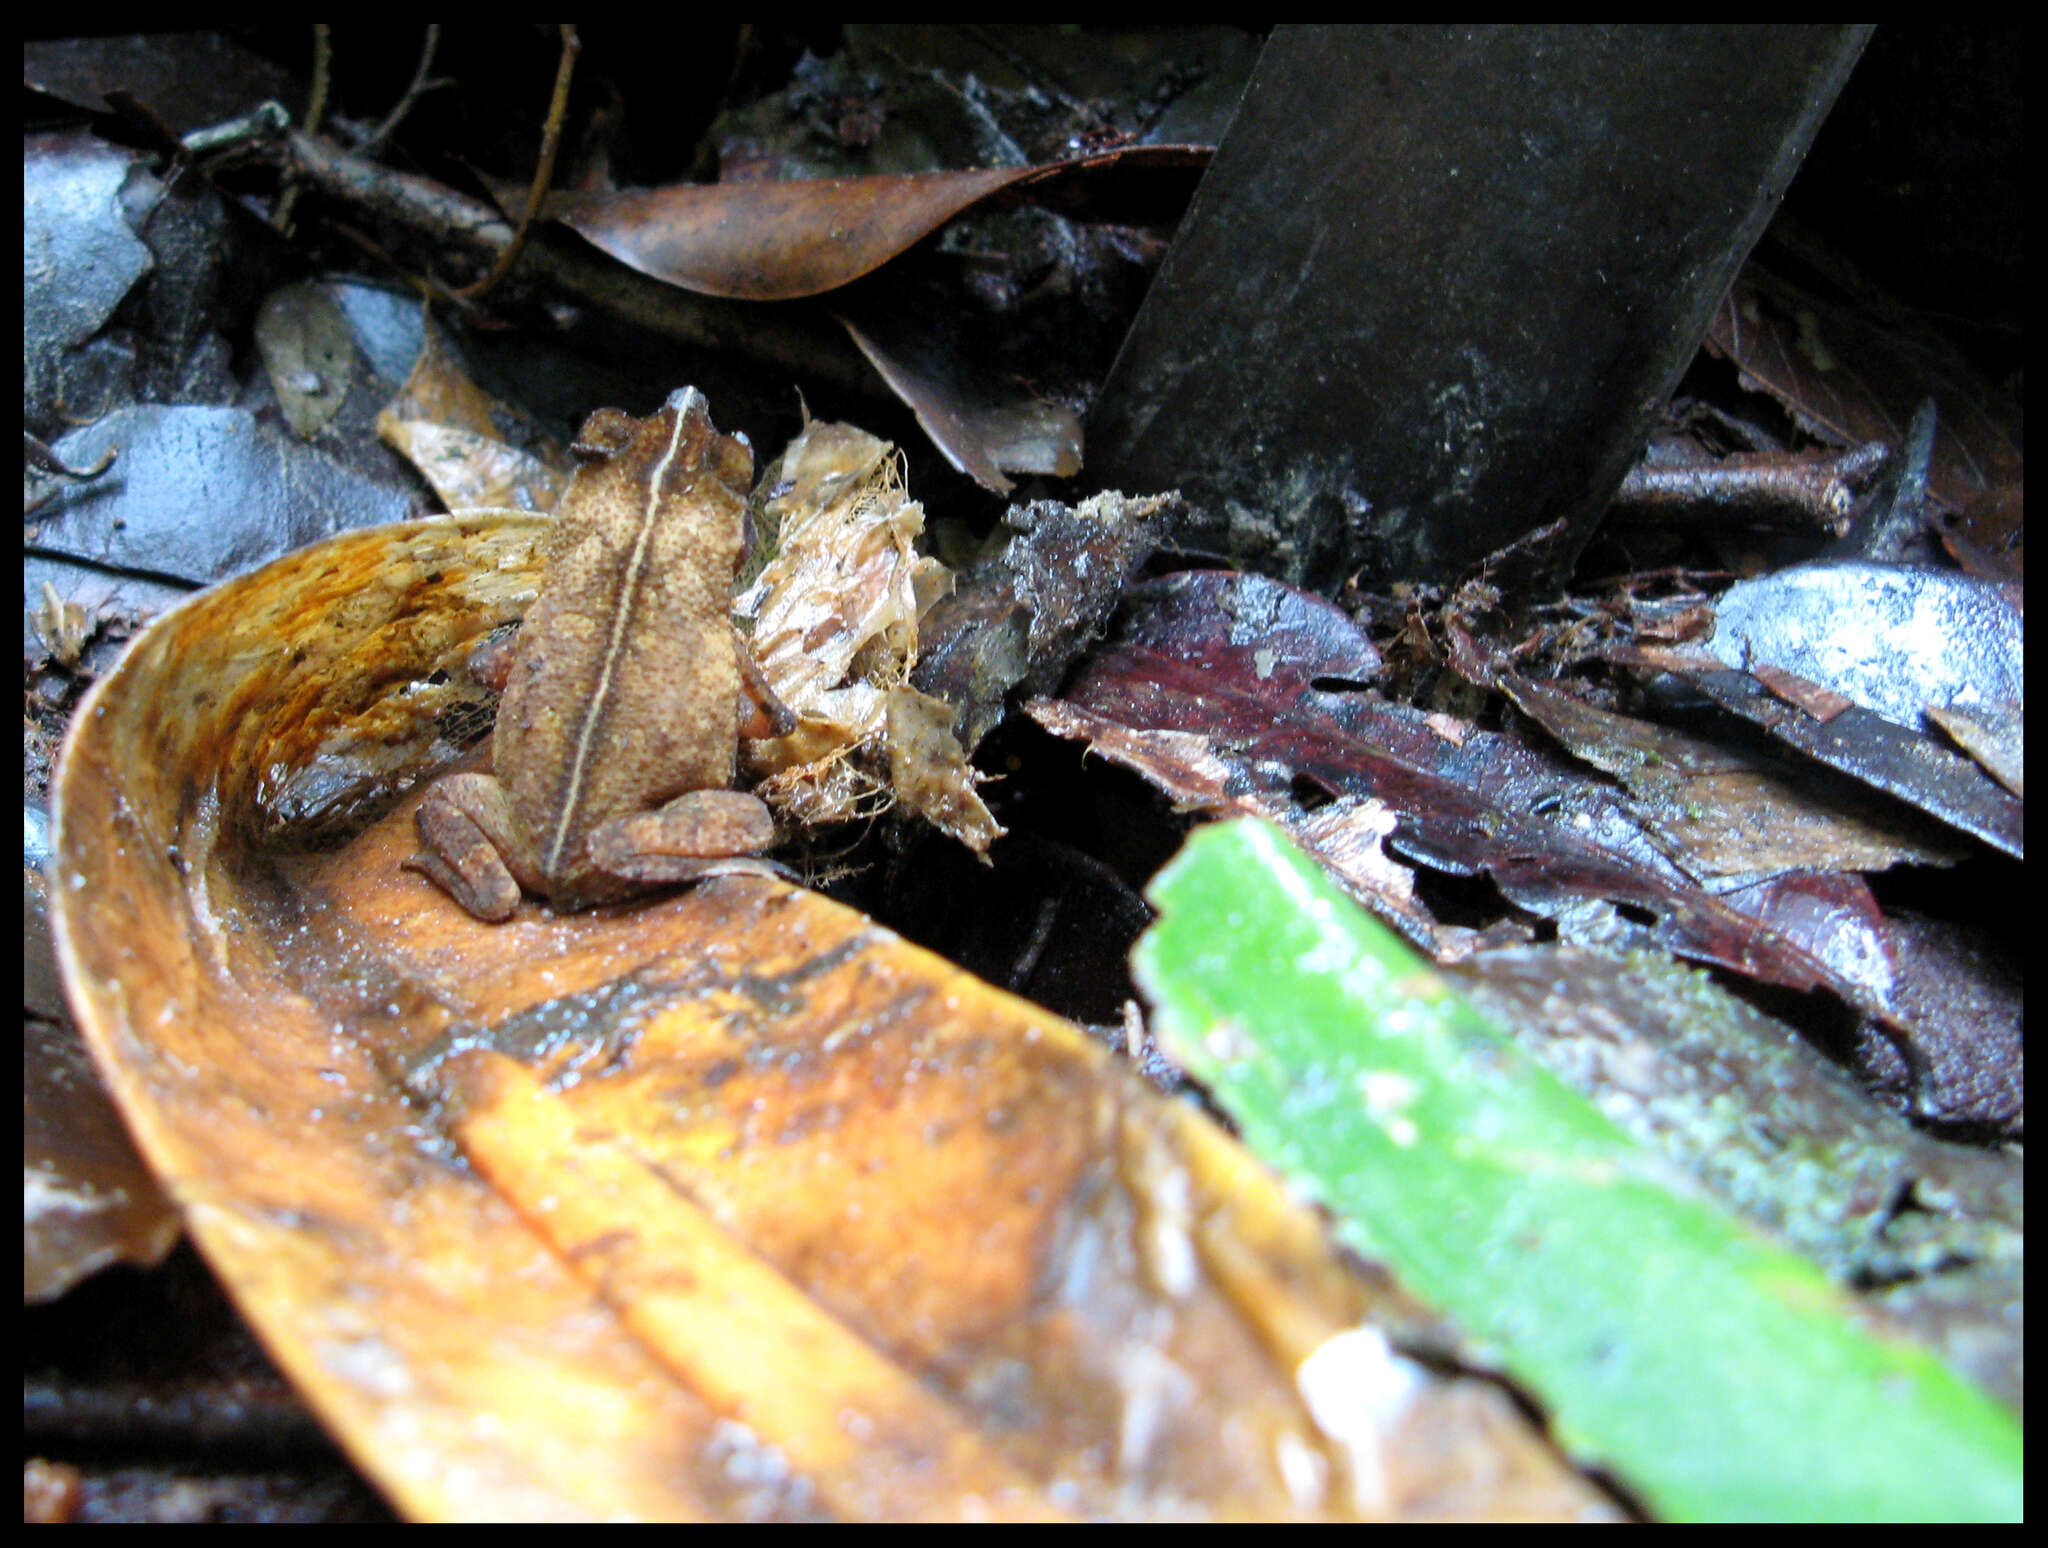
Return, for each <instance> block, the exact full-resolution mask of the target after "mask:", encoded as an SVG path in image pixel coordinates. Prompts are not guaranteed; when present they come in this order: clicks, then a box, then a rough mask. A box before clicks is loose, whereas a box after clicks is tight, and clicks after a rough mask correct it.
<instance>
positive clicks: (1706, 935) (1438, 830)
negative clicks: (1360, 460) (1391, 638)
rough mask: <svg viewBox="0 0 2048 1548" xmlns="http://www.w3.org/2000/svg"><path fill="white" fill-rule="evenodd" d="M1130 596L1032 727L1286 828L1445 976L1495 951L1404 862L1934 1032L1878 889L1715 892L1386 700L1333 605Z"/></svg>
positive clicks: (1639, 832)
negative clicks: (1481, 947) (1109, 638)
mask: <svg viewBox="0 0 2048 1548" xmlns="http://www.w3.org/2000/svg"><path fill="white" fill-rule="evenodd" d="M1130 597H1131V601H1132V604H1133V608H1134V613H1133V617H1132V619H1131V622H1130V624H1129V626H1128V627H1127V628H1126V629H1125V630H1124V632H1123V634H1122V635H1121V637H1120V638H1119V639H1117V640H1116V641H1115V642H1114V643H1113V644H1111V645H1110V646H1109V647H1107V648H1106V649H1104V650H1102V651H1100V652H1098V653H1097V655H1096V656H1095V657H1094V659H1093V660H1091V661H1090V662H1089V663H1087V664H1086V665H1085V666H1084V667H1083V669H1082V671H1081V672H1080V674H1079V675H1078V676H1077V677H1076V679H1075V680H1074V682H1073V683H1072V684H1071V685H1070V687H1069V688H1068V690H1067V694H1066V696H1065V698H1063V699H1062V700H1059V701H1047V700H1039V701H1036V702H1034V703H1033V704H1032V705H1031V706H1030V707H1029V708H1030V711H1031V713H1032V715H1033V716H1034V717H1035V718H1036V719H1038V720H1039V721H1040V722H1041V723H1042V724H1044V725H1046V726H1047V727H1048V728H1049V729H1051V730H1053V731H1054V732H1055V733H1056V734H1059V735H1063V736H1069V737H1074V738H1077V739H1083V740H1086V741H1088V742H1090V743H1091V744H1092V745H1093V746H1094V748H1095V750H1096V751H1098V752H1100V753H1102V754H1104V755H1105V756H1108V757H1110V758H1112V759H1114V760H1115V761H1117V762H1120V763H1123V764H1126V765H1127V766H1129V767H1132V768H1135V769H1137V770H1138V771H1139V772H1140V773H1142V774H1144V775H1145V776H1146V777H1147V778H1148V779H1151V780H1153V781H1154V782H1155V783H1157V784H1159V785H1160V786H1161V788H1163V789H1165V790H1166V791H1167V792H1168V793H1169V794H1170V795H1172V796H1173V797H1174V799H1175V800H1177V801H1179V802H1181V803H1183V804H1184V805H1186V806H1189V807H1193V808H1196V809H1199V810H1202V811H1205V812H1210V813H1215V814H1223V813H1248V814H1257V815H1261V816H1266V817H1270V818H1274V819H1275V820H1279V821H1282V822H1284V823H1286V824H1287V825H1288V826H1289V827H1290V829H1292V830H1293V831H1294V832H1295V833H1296V834H1297V836H1298V837H1300V838H1301V840H1302V842H1303V843H1305V844H1307V845H1308V846H1309V847H1310V848H1311V849H1312V850H1313V851H1314V852H1316V853H1317V855H1318V858H1320V859H1322V860H1323V861H1324V863H1325V864H1326V865H1329V866H1330V868H1331V869H1332V870H1333V871H1335V872H1337V873H1338V874H1339V876H1340V878H1341V879H1343V880H1345V881H1346V882H1347V883H1348V884H1350V885H1352V886H1353V888H1354V890H1355V891H1357V892H1358V893H1359V895H1360V896H1361V899H1362V900H1363V901H1366V902H1367V903H1368V906H1371V907H1374V908H1376V909H1378V910H1379V911H1380V912H1381V913H1382V914H1383V915H1384V916H1385V917H1386V918H1387V919H1388V921H1389V922H1390V923H1392V924H1394V925H1395V927H1396V928H1398V929H1401V930H1402V931H1403V932H1404V933H1406V934H1408V935H1409V936H1410V938H1411V939H1414V940H1416V941H1417V942H1418V943H1419V944H1421V945H1423V946H1424V947H1425V948H1427V949H1428V950H1430V951H1432V952H1433V953H1435V954H1436V955H1437V956H1438V957H1439V959H1440V960H1452V959H1455V958H1458V957H1461V956H1463V955H1465V954H1467V953H1468V952H1470V951H1471V950H1472V949H1473V948H1474V946H1475V945H1477V944H1482V943H1483V941H1482V942H1476V941H1475V940H1474V938H1473V936H1472V933H1471V932H1470V931H1468V930H1461V929H1457V928H1453V927H1449V926H1447V925H1446V924H1444V923H1443V922H1441V921H1439V920H1437V919H1436V918H1435V917H1434V916H1433V914H1432V913H1431V911H1430V910H1429V908H1428V907H1427V906H1426V904H1425V902H1424V901H1423V900H1422V899H1421V898H1419V897H1418V896H1417V895H1416V893H1415V891H1414V889H1413V885H1412V882H1408V881H1404V879H1403V878H1402V877H1400V876H1399V875H1398V874H1396V870H1397V868H1394V867H1393V866H1392V862H1391V861H1390V860H1389V858H1388V856H1389V855H1390V854H1391V855H1393V856H1398V857H1399V858H1400V859H1402V860H1406V861H1409V862H1411V863H1415V864H1420V865H1423V866H1426V867H1429V868H1431V869H1434V870H1439V871H1445V872H1449V873H1451V874H1452V875H1456V876H1479V875H1486V876H1488V877H1490V878H1491V879H1492V880H1493V882H1494V884H1495V885H1496V886H1497V887H1498V888H1499V889H1500V892H1501V894H1502V895H1503V896H1505V897H1506V898H1507V899H1508V901H1509V902H1511V903H1513V904H1515V905H1517V906H1519V907H1520V908H1523V909H1526V910H1528V911H1529V912H1530V913H1533V914H1536V915H1539V916H1542V917H1545V918H1549V919H1552V920H1554V921H1555V922H1556V926H1557V929H1558V932H1559V934H1560V935H1561V936H1562V937H1563V938H1564V939H1566V940H1568V941H1572V942H1575V943H1579V944H1590V945H1602V946H1608V947H1613V948H1620V947H1629V946H1647V947H1655V948H1659V949H1662V950H1666V951H1670V952H1673V953H1676V954H1677V955H1679V956H1683V957H1688V958H1691V959H1693V960H1696V961H1701V962H1708V963H1712V964H1715V965H1717V966H1720V967H1724V968H1727V969H1729V970H1731V971H1733V972H1737V973H1740V974H1743V975H1745V976H1747V977H1751V978H1755V979H1758V980H1761V981H1763V982H1765V983H1772V984H1778V985H1782V986H1785V987H1788V988H1792V989H1800V990H1804V989H1809V988H1813V987H1816V986H1824V987H1826V988H1828V989H1829V990H1831V991H1832V992H1833V993H1835V994H1836V995H1837V996H1839V997H1840V998H1842V999H1843V1000H1845V1001H1847V1002H1848V1003H1849V1004H1850V1005H1852V1006H1855V1007H1857V1008H1858V1009H1860V1010H1862V1011H1863V1012H1865V1013H1866V1014H1868V1015H1870V1016H1873V1017H1876V1018H1878V1019H1879V1020H1880V1021H1882V1022H1884V1023H1885V1024H1886V1025H1887V1026H1889V1027H1891V1028H1893V1029H1894V1030H1900V1029H1904V1028H1908V1027H1911V1026H1913V1025H1914V1024H1915V1023H1916V1021H1917V1019H1918V1015H1919V1011H1918V1007H1917V1006H1916V1005H1912V1004H1908V1003H1907V1001H1906V1000H1905V998H1904V996H1903V994H1902V984H1901V979H1900V974H1899V969H1898V966H1897V965H1896V964H1895V962H1894V960H1893V956H1892V951H1891V945H1890V935H1889V927H1888V923H1887V921H1886V920H1885V918H1884V916H1883V914H1882V912H1881V911H1880V909H1879V908H1878V905H1877V903H1876V901H1875V899H1874V898H1873V897H1872V895H1871V892H1870V889H1869V887H1868V885H1867V884H1866V883H1865V882H1864V881H1863V879H1862V878H1861V877H1860V876H1857V875H1840V874H1832V875H1830V874H1822V873H1817V872H1813V871H1792V872H1787V873H1785V874H1783V875H1778V876H1774V877H1771V878H1768V879H1766V880H1762V881H1759V882H1755V883H1752V884H1750V885H1748V886H1745V887H1740V888H1737V889H1735V890H1731V891H1727V892H1720V893H1716V892H1712V891H1709V890H1707V889H1706V888H1704V887H1702V886H1700V885H1699V884H1698V883H1696V882H1695V881H1694V880H1693V878H1692V877H1691V876H1689V875H1687V874H1686V872H1685V871H1684V870H1682V869H1681V868H1680V867H1679V866H1677V865H1676V864H1674V863H1673V862H1672V861H1671V860H1670V859H1669V858H1667V857H1666V855H1665V853H1664V852H1663V850H1662V849H1661V848H1660V847H1659V845H1658V843H1657V841H1656V839H1655V838H1654V837H1653V835H1652V833H1651V832H1650V831H1649V830H1648V829H1647V828H1646V827H1645V825H1644V823H1643V822H1642V820H1641V819H1640V818H1639V817H1638V816H1637V815H1636V813H1635V811H1634V810H1632V808H1631V806H1630V803H1629V802H1628V801H1627V800H1626V798H1625V797H1624V795H1623V793H1622V792H1621V791H1619V790H1618V789H1616V788H1615V787H1614V786H1613V785H1611V784H1610V783H1608V782H1607V781H1606V780H1602V779H1597V778H1592V777H1589V776H1587V775H1585V774H1583V773H1580V772H1578V771H1577V770H1575V769H1574V768H1572V767H1571V766H1569V765H1568V764H1567V763H1565V762H1564V761H1563V760H1562V759H1560V758H1559V757H1557V756H1556V755H1553V754H1551V753H1550V752H1549V751H1548V750H1547V749H1544V748H1542V747H1539V746H1534V745H1530V744H1526V743H1523V742H1521V741H1518V740H1517V739H1515V738H1513V737H1511V736H1508V735H1505V734H1502V733H1496V732H1488V731H1481V730H1478V729H1476V728H1475V727H1473V726H1472V725H1470V724H1469V723H1466V722H1461V721H1457V720H1455V719H1453V718H1452V717H1449V716H1444V715H1424V714H1423V713H1422V712H1420V711H1418V710H1414V709H1411V708H1408V707H1407V706H1405V705H1399V704H1394V703H1390V702H1388V701H1386V700H1384V699H1381V698H1380V697H1379V696H1378V695H1376V694H1374V693H1373V692H1371V691H1370V690H1369V689H1368V688H1367V687H1366V686H1365V685H1366V683H1367V682H1369V680H1370V679H1371V677H1372V676H1373V675H1374V673H1375V671H1376V668H1377V657H1376V655H1375V654H1374V653H1373V651H1372V646H1371V644H1370V642H1369V641H1367V640H1366V639H1365V637H1364V635H1363V634H1362V633H1360V632H1359V631H1358V629H1357V626H1356V624H1355V623H1353V622H1352V621H1351V620H1350V619H1349V618H1348V617H1347V616H1346V615H1344V614H1343V613H1342V612H1341V611H1340V610H1338V609H1337V608H1335V607H1333V606H1331V605H1330V604H1328V603H1324V602H1321V601H1320V600H1318V599H1315V598H1311V597H1306V596H1303V595H1301V594H1299V593H1294V592H1291V591H1289V589H1288V588H1286V587H1283V586H1280V585H1278V584H1277V583H1275V582H1272V581H1267V580H1262V579H1259V578H1257V577H1247V576H1237V575H1231V574H1219V573H1190V574H1183V575H1177V576H1173V577H1171V578H1169V579H1168V580H1165V581H1162V582H1157V583H1153V584H1151V585H1148V586H1145V587H1142V588H1137V589H1135V590H1134V591H1133V592H1132V593H1130ZM1774 702H1775V701H1774ZM1973 772H1974V771H1973ZM1304 805H1305V806H1308V807H1310V808H1313V809H1312V810H1311V811H1309V812H1308V813H1307V814H1304V813H1303V811H1302V810H1301V807H1302V806H1304ZM1934 998H1935V999H1936V1000H1939V999H1940V996H1938V995H1937V996H1935V997H1934ZM1922 1003H1923V1004H1924V1003H1926V1002H1922ZM1908 1035H1909V1036H1912V1035H1918V1034H1917V1033H1912V1034H1908ZM1930 1035H1931V1034H1930ZM1909 1057H1911V1058H1915V1059H1917V1058H1918V1057H1919V1055H1917V1054H1914V1055H1910V1056H1909ZM1916 1073H1917V1072H1916ZM1919 1100H1921V1101H1922V1102H1923V1103H1924V1101H1925V1100H1926V1099H1925V1097H1924V1095H1923V1096H1922V1097H1921V1098H1919Z"/></svg>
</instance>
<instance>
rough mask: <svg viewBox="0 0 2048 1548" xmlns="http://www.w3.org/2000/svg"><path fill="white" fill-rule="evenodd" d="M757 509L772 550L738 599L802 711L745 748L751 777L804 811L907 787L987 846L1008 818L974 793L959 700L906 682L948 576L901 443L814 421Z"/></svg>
mask: <svg viewBox="0 0 2048 1548" xmlns="http://www.w3.org/2000/svg"><path fill="white" fill-rule="evenodd" d="M760 520H761V526H762V529H763V535H764V537H765V538H766V540H767V542H766V546H767V550H768V552H769V553H770V555H771V557H770V558H769V559H768V560H767V561H766V563H765V564H763V565H762V567H761V569H760V571H759V573H758V574H756V575H755V577H754V579H753V582H752V584H751V585H749V586H748V587H747V588H746V589H745V591H743V592H742V593H741V595H740V596H739V597H738V599H737V600H736V602H735V608H736V610H737V611H738V612H739V614H740V616H741V617H742V618H747V619H751V620H752V622H753V631H752V639H753V649H754V659H755V660H756V661H757V662H759V663H760V666H761V670H762V672H763V673H764V674H765V675H766V676H767V678H768V682H769V684H770V686H772V687H773V688H774V689H775V692H776V696H777V697H779V698H780V699H781V700H782V702H783V703H784V704H787V705H788V706H789V707H790V708H791V709H793V710H795V711H796V713H797V716H798V724H797V728H796V730H795V731H793V732H792V733H790V734H789V735H788V736H785V737H778V738H775V739H774V740H772V741H764V742H755V743H751V744H749V746H748V748H747V749H746V753H745V756H746V760H747V764H748V767H749V769H750V771H751V772H753V773H754V774H756V775H758V776H759V778H760V784H759V786H758V787H757V793H758V794H759V795H760V796H761V798H762V799H763V800H764V801H766V802H768V804H769V805H770V806H772V807H774V808H775V809H776V810H777V811H778V812H781V813H783V814H784V815H786V816H788V817H791V818H794V819H796V820H798V821H801V822H804V823H807V824H815V823H827V822H845V821H848V820H850V819H852V818H855V817H860V816H864V815H869V814H872V813H874V812H876V811H879V810H881V809H883V808H884V807H886V806H887V805H889V804H890V803H891V802H892V800H893V801H902V802H903V803H904V804H905V805H906V806H908V807H909V809H910V810H912V811H914V812H916V813H917V814H918V815H920V816H922V817H925V818H926V819H927V820H929V821H931V822H932V823H933V824H934V825H935V826H937V827H939V828H940V829H942V830H943V831H944V832H946V833H949V834H951V835H952V836H953V837H954V838H957V839H958V840H960V842H961V843H963V844H966V845H967V846H968V847H969V848H971V849H973V850H975V851H977V852H980V851H983V850H986V849H987V848H988V846H989V844H990V843H992V842H993V841H994V840H995V839H996V838H997V837H998V836H999V835H1000V834H1001V832H1002V829H1001V828H999V827H998V826H997V825H996V822H995V819H994V818H993V817H992V816H990V815H989V812H988V809H987V808H986V807H985V806H983V805H982V802H981V798H980V797H979V796H978V795H976V794H975V791H974V771H973V770H972V769H971V768H969V767H968V766H967V760H966V753H965V750H964V749H963V748H961V746H960V744H959V738H958V736H957V735H956V734H955V731H954V727H953V724H952V721H953V712H952V711H951V710H950V708H948V707H947V706H946V705H944V704H943V702H941V701H938V700H929V701H927V702H926V703H924V705H923V706H922V707H921V708H917V709H915V710H913V704H914V701H915V700H923V699H924V697H925V696H923V695H916V694H914V693H913V690H912V689H911V688H910V686H909V683H908V678H909V675H910V668H911V665H912V663H913V662H914V660H915V659H916V653H917V645H918V621H919V619H920V618H921V617H922V616H923V614H924V612H925V610H926V609H927V608H929V607H930V606H931V604H932V602H933V601H934V599H936V598H937V597H938V596H939V595H940V594H941V593H942V592H943V591H944V590H945V589H946V587H947V586H948V585H949V584H950V576H949V574H948V572H947V570H946V568H945V566H944V565H942V564H940V563H939V562H938V561H937V560H935V559H928V558H925V557H923V556H921V555H920V554H919V553H918V552H917V548H916V539H917V536H918V534H919V533H921V532H922V531H923V530H924V508H923V507H922V506H920V505H919V504H918V503H917V502H916V501H914V500H912V499H911V498H910V496H909V492H908V491H907V490H906V489H905V488H904V486H903V474H902V469H901V466H900V464H899V461H898V458H897V456H896V449H895V448H894V447H893V446H891V445H890V444H889V443H888V442H886V441H883V440H880V439H878V438H877V437H875V436H872V435H869V434H868V433H867V432H866V431H865V430H861V429H858V428H856V427H855V426H853V425H842V424H807V425H806V426H805V427H804V429H803V432H802V433H801V434H800V435H798V436H797V438H796V439H795V440H794V441H792V442H790V444H789V447H788V449H787V450H786V451H785V452H784V453H783V454H782V458H781V460H780V461H779V462H778V463H776V464H775V466H773V467H771V468H770V469H769V470H768V471H767V472H766V473H765V474H764V475H763V476H762V480H761V498H760ZM892 704H893V705H894V708H893V709H892ZM935 710H936V713H935ZM899 729H900V730H901V731H902V732H903V738H902V739H900V740H899V739H897V737H896V735H895V733H896V732H897V731H898V730H899Z"/></svg>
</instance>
